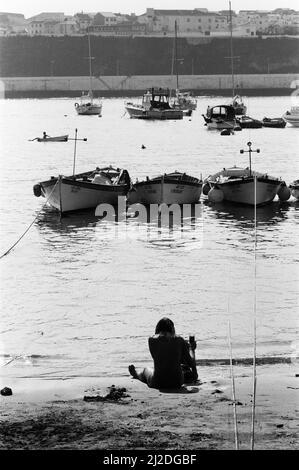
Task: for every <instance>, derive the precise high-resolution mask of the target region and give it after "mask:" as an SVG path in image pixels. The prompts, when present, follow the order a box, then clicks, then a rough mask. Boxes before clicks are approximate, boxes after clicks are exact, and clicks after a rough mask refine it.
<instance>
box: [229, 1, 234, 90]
mask: <svg viewBox="0 0 299 470" xmlns="http://www.w3.org/2000/svg"><path fill="white" fill-rule="evenodd" d="M229 29H230V60H231V74H232V95H233V97H234V96H235V77H234V56H233V20H232V7H231V2H229Z"/></svg>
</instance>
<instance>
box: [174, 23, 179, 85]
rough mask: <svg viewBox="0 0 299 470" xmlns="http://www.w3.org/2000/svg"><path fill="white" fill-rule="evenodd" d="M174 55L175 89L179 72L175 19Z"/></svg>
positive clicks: (175, 24)
mask: <svg viewBox="0 0 299 470" xmlns="http://www.w3.org/2000/svg"><path fill="white" fill-rule="evenodd" d="M174 57H175V74H176V89H177V90H178V89H179V73H178V45H177V21H176V20H175V22H174Z"/></svg>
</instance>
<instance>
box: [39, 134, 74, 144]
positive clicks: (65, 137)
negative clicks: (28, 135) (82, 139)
mask: <svg viewBox="0 0 299 470" xmlns="http://www.w3.org/2000/svg"><path fill="white" fill-rule="evenodd" d="M68 139H69V136H68V134H66V135H59V136H56V137H50V136H47V137H36V138H35V139H32V140H37V142H67V141H68Z"/></svg>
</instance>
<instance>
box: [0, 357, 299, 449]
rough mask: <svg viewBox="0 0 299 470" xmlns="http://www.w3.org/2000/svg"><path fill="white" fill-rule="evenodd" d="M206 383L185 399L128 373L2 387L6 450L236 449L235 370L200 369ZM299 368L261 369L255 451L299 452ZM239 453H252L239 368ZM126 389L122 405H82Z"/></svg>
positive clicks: (244, 374)
mask: <svg viewBox="0 0 299 470" xmlns="http://www.w3.org/2000/svg"><path fill="white" fill-rule="evenodd" d="M198 372H199V376H200V377H201V384H200V385H192V386H188V387H186V389H185V390H184V391H183V392H182V393H178V392H167V391H159V390H154V389H149V388H147V386H146V385H144V384H142V383H141V382H139V381H137V380H134V379H133V378H131V377H130V376H129V375H128V376H124V377H118V378H111V377H109V378H108V377H106V378H88V379H85V378H80V379H74V380H67V381H56V382H53V381H47V380H44V381H38V380H34V379H19V380H14V381H11V383H10V384H9V383H5V384H3V383H1V388H3V386H9V387H11V388H12V390H13V395H12V396H8V397H4V396H0V416H1V418H0V424H1V426H0V429H1V430H0V449H1V450H3V449H42V450H43V449H45V450H46V449H80V450H92V449H118V450H122V449H128V450H130V449H151V450H153V449H157V450H159V449H161V450H162V449H164V450H170V449H177V450H184V449H185V450H193V449H194V450H195V449H196V450H201V449H210V450H211V449H213V450H226V449H234V445H235V444H234V419H233V406H232V395H231V380H230V370H229V367H227V366H225V367H224V366H221V367H203V368H198ZM298 373H299V370H298V366H296V364H294V363H293V364H276V365H263V366H259V367H257V399H256V424H255V449H271V450H278V449H279V450H281V449H296V448H297V447H298V443H297V439H296V435H298V411H299V393H298V390H299V377H296V374H298ZM234 374H235V385H236V401H237V407H236V408H237V417H238V431H239V446H240V447H239V448H240V449H241V450H242V449H249V448H250V437H251V398H252V368H251V367H248V366H235V367H234ZM112 384H114V385H115V386H116V387H125V388H126V395H128V396H127V397H124V398H121V399H119V400H117V401H112V400H110V401H109V400H100V401H84V400H83V397H84V396H92V397H96V396H100V395H101V396H103V395H105V394H106V393H107V387H109V386H111V385H112Z"/></svg>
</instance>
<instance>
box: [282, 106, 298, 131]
mask: <svg viewBox="0 0 299 470" xmlns="http://www.w3.org/2000/svg"><path fill="white" fill-rule="evenodd" d="M282 118H283V119H284V120H285V121H286V122H287V123H288V124H291V126H294V127H299V106H292V107H291V111H287V112H286V113H284V115H283V116H282Z"/></svg>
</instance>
